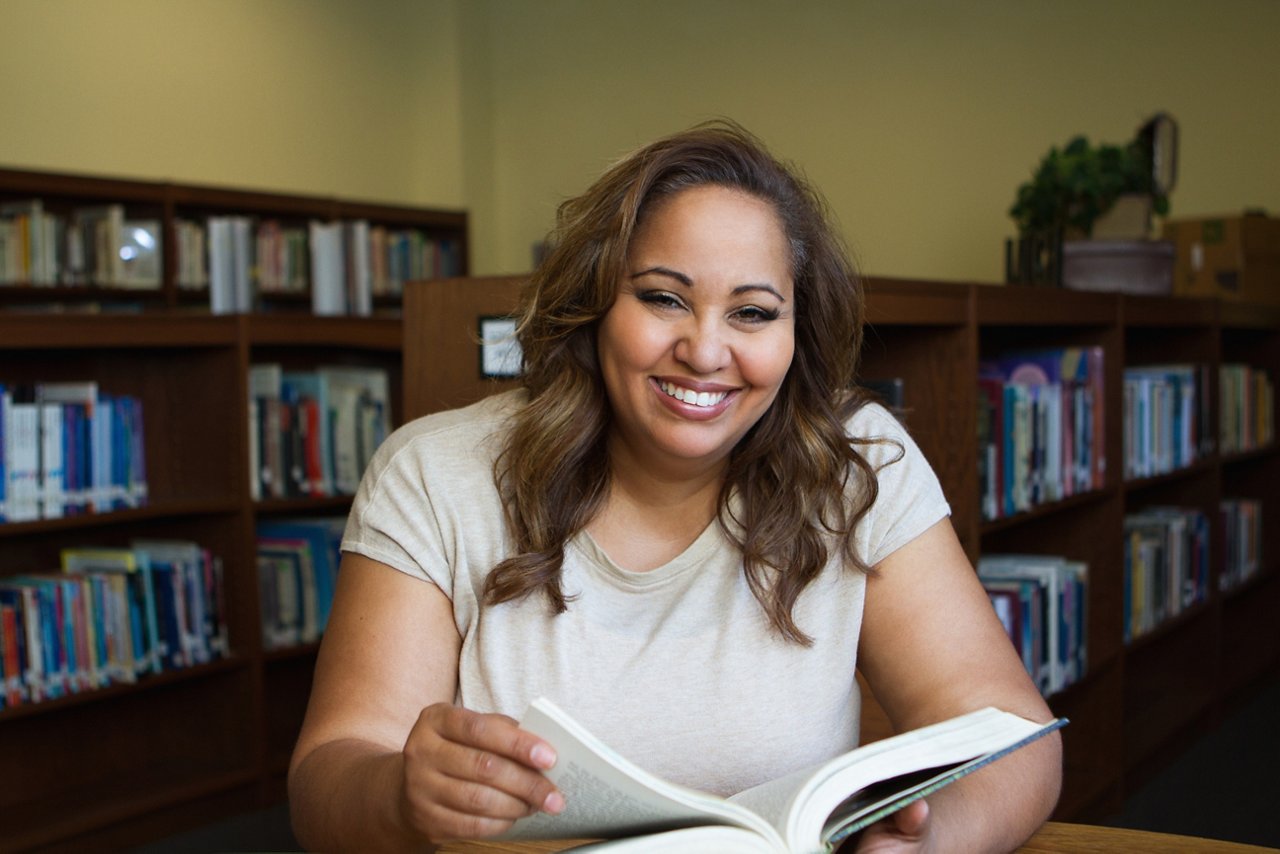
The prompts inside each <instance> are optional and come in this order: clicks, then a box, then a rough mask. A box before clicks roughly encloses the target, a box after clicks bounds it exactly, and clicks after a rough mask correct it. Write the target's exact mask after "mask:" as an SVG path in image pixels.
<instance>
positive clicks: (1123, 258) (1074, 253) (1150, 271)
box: [1062, 240, 1173, 294]
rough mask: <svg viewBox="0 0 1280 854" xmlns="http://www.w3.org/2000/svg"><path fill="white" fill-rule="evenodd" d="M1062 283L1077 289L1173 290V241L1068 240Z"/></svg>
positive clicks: (1063, 245)
mask: <svg viewBox="0 0 1280 854" xmlns="http://www.w3.org/2000/svg"><path fill="white" fill-rule="evenodd" d="M1062 284H1063V287H1066V288H1070V289H1071V290H1075V291H1107V292H1111V293H1122V294H1171V293H1173V244H1172V243H1171V242H1169V241H1167V240H1067V241H1064V242H1063V244H1062Z"/></svg>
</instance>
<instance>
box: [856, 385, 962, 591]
mask: <svg viewBox="0 0 1280 854" xmlns="http://www.w3.org/2000/svg"><path fill="white" fill-rule="evenodd" d="M846 427H847V429H848V431H849V435H850V436H854V437H857V438H860V439H875V440H878V441H875V442H873V443H871V444H859V445H858V446H857V447H858V450H859V452H860V453H861V454H862V456H863V458H864V459H866V460H867V461H868V462H869V463H871V466H872V468H873V469H875V470H876V477H877V479H878V481H879V492H878V494H877V497H876V502H875V504H874V505H872V507H871V509H870V510H869V511H868V513H867V515H866V517H864V519H863V521H862V523H861V524H860V525H859V527H858V533H857V540H858V545H859V553H860V555H861V556H862V559H863V560H864V561H866V563H867V565H868V566H875V565H876V564H878V563H879V562H880V561H882V560H884V559H885V558H886V557H888V556H889V555H890V554H892V553H893V552H895V551H897V550H898V549H900V548H902V547H903V546H904V545H906V544H907V543H909V542H911V541H912V540H913V539H915V538H916V537H918V536H919V535H920V534H922V533H924V531H925V530H926V529H928V528H929V527H931V526H932V525H934V524H935V523H936V522H938V520H940V519H943V518H945V517H947V516H949V515H950V514H951V507H950V505H949V504H948V503H947V500H946V497H945V496H944V495H943V492H942V485H941V484H940V483H939V482H938V476H937V474H935V473H934V471H933V467H932V466H930V465H929V462H928V460H926V459H925V456H924V453H923V452H922V451H921V450H920V447H919V446H918V445H917V444H916V442H915V440H914V439H912V438H911V435H910V434H909V433H908V432H907V430H906V429H905V428H904V427H903V426H902V424H901V423H899V421H898V420H897V419H896V418H894V417H893V416H892V415H890V414H889V412H888V411H887V410H886V409H885V408H884V407H882V406H880V405H879V404H874V403H873V404H867V405H866V406H863V407H862V408H861V409H859V410H858V412H857V413H855V414H854V416H853V417H852V418H851V419H850V420H849V422H848V424H847V425H846Z"/></svg>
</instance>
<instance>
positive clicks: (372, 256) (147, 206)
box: [0, 168, 470, 314]
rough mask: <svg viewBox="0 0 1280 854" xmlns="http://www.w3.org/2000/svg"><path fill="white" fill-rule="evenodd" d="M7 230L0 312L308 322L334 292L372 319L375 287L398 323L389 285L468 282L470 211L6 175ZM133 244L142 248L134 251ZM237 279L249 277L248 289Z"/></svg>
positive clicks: (0, 180)
mask: <svg viewBox="0 0 1280 854" xmlns="http://www.w3.org/2000/svg"><path fill="white" fill-rule="evenodd" d="M24 206H25V207H24ZM32 206H34V207H32ZM215 220H216V222H215ZM31 223H37V225H36V226H35V227H33V226H32V225H31ZM10 224H14V225H16V226H17V229H16V231H15V232H14V235H15V236H14V237H13V238H12V239H13V241H14V244H15V247H16V246H17V245H18V244H19V243H20V244H21V245H22V246H23V247H24V249H23V251H22V252H20V253H18V254H17V256H16V257H17V258H18V261H19V263H18V265H17V267H16V268H14V269H7V268H6V267H0V305H12V306H15V307H24V308H31V307H32V306H33V305H36V304H38V305H39V307H40V308H41V310H43V311H50V312H52V311H59V310H72V311H84V310H91V309H100V308H102V307H105V308H106V309H108V310H112V309H114V310H117V311H155V310H176V309H181V310H183V311H201V310H203V311H208V310H209V309H210V307H211V306H213V305H217V306H219V308H218V309H217V310H218V311H219V312H222V311H224V310H225V311H227V312H228V313H234V312H236V311H239V312H245V311H248V310H250V309H255V310H272V311H281V312H288V313H294V314H298V313H308V312H310V311H311V309H312V306H313V305H314V303H313V292H319V293H321V294H330V295H332V296H330V297H328V298H327V299H323V300H322V302H324V303H326V305H327V307H326V308H325V309H324V313H326V314H333V313H337V314H365V313H369V310H371V309H366V308H365V307H364V306H363V305H362V303H363V296H359V297H358V296H356V295H355V294H357V293H359V294H361V295H368V293H369V291H368V290H367V289H368V288H370V287H371V288H372V295H373V297H374V299H371V302H374V303H376V307H377V309H378V311H380V312H385V313H392V314H394V313H396V312H398V310H399V305H400V298H399V287H398V285H397V284H394V283H393V280H394V282H395V283H398V282H403V281H407V280H408V279H410V278H430V277H431V276H433V275H465V274H466V272H467V259H468V257H469V251H470V250H469V245H468V235H467V214H466V212H465V211H459V210H442V209H431V208H418V207H410V206H405V205H387V204H379V203H375V202H368V201H363V200H353V199H341V198H336V197H329V196H313V195H296V194H286V193H277V192H265V191H258V190H247V189H238V188H233V187H217V186H202V185H193V184H178V183H173V182H167V181H133V180H121V179H116V178H107V177H97V176H87V175H71V174H56V173H45V172H35V171H23V170H17V169H3V168H0V227H6V226H8V225H10ZM104 224H105V225H104ZM100 227H105V234H106V235H107V236H106V237H101V236H100V234H101V233H103V232H99V231H98V229H99V228H100ZM138 229H141V230H138ZM268 230H269V231H268ZM215 231H216V232H217V234H216V235H215ZM285 232H289V233H288V234H286V233H285ZM321 232H324V233H323V234H321ZM388 232H394V233H395V235H399V236H401V237H403V238H406V239H407V240H408V242H407V243H403V244H402V243H395V242H393V241H392V240H388V239H386V238H387V237H388ZM130 235H135V236H137V239H138V240H140V241H142V242H141V243H134V244H130V243H129V242H128V238H129V237H130ZM148 235H149V236H148ZM197 235H198V237H197ZM264 236H265V237H264ZM264 239H265V240H266V242H263V241H264ZM273 241H275V242H273ZM316 241H322V244H323V246H324V247H325V248H324V249H322V250H321V249H319V246H320V245H321V244H317V242H316ZM126 253H128V254H126ZM334 253H336V255H335V254H334ZM424 253H425V254H424ZM117 254H118V255H119V257H118V258H117V257H116V255H117ZM215 256H216V257H217V259H218V260H217V263H216V264H215V260H214V258H215ZM184 257H185V258H186V259H188V261H189V262H190V264H189V265H184V264H183V262H182V260H181V259H182V258H184ZM321 257H323V258H325V259H326V260H325V261H324V262H323V264H322V263H321V262H320V261H318V260H316V259H317V258H321ZM134 259H147V264H145V265H144V264H143V261H142V260H134ZM286 259H287V260H286ZM411 259H412V260H411ZM129 267H137V268H139V269H138V270H135V271H134V272H133V273H130V272H129V269H128V268H129ZM143 267H145V268H146V270H147V272H146V273H145V275H144V274H142V273H141V272H140V270H141V269H142V268H143ZM277 267H284V268H287V269H288V270H290V271H291V273H293V271H297V272H296V273H294V274H293V275H291V276H290V277H289V282H290V284H289V286H288V287H285V286H284V285H283V284H279V285H274V286H273V285H272V284H271V282H273V281H276V279H275V278H274V277H270V276H269V271H274V270H276V269H277ZM321 267H323V268H324V269H323V271H322V270H321ZM197 268H203V274H200V275H199V276H197V273H196V272H195V270H196V269H197ZM223 270H225V271H226V275H225V276H223V275H222V274H221V271H223ZM408 270H413V271H415V272H414V274H413V275H410V274H409V273H408V272H405V271H408ZM357 271H360V272H357ZM240 276H243V277H244V278H246V279H248V280H250V282H249V284H248V285H246V286H245V287H243V288H241V287H240V285H239V283H238V281H235V280H237V279H238V277H240ZM197 278H198V279H200V280H202V281H203V282H204V284H203V286H201V285H200V284H198V283H197ZM269 278H270V281H269ZM384 280H385V282H387V284H386V286H385V287H382V285H383V282H384ZM210 281H217V282H224V281H225V282H227V283H228V284H227V286H226V288H225V290H224V289H223V288H211V287H209V285H208V282H210ZM320 281H323V282H325V285H324V287H321V285H320V284H318V283H319V282H320ZM214 291H216V292H217V296H216V297H215V296H214V294H213V292H214ZM346 291H351V293H350V294H346V293H345V292H346ZM223 293H226V294H227V296H226V297H223V296H222V294H223ZM228 300H229V302H227V308H225V309H224V308H223V307H222V306H223V303H224V301H228ZM335 300H336V304H335Z"/></svg>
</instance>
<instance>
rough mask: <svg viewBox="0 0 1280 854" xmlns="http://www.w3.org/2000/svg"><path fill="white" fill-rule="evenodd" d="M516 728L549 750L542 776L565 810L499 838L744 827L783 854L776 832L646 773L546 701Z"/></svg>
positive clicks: (721, 802)
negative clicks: (552, 757) (550, 760)
mask: <svg viewBox="0 0 1280 854" xmlns="http://www.w3.org/2000/svg"><path fill="white" fill-rule="evenodd" d="M520 726H521V727H522V728H524V729H526V730H528V731H529V732H532V733H535V734H537V735H539V736H541V737H542V738H544V739H546V740H547V741H549V742H550V743H551V744H552V745H554V746H555V748H556V753H557V756H558V758H557V760H556V765H555V767H554V768H552V769H551V770H550V771H548V772H547V777H548V778H549V779H550V780H551V781H552V782H553V783H555V784H556V786H557V787H558V788H559V789H560V791H561V792H563V793H564V797H565V809H564V811H563V812H561V813H560V815H556V816H553V815H548V814H546V813H537V814H536V815H532V816H529V817H527V818H523V819H520V820H519V821H517V822H516V823H515V825H514V826H513V827H512V828H511V830H509V831H507V833H505V834H503V836H502V837H500V838H506V839H597V838H605V837H617V836H633V835H637V834H644V833H656V832H659V831H664V830H671V829H674V828H680V827H692V826H695V825H706V824H726V825H737V826H740V827H746V828H750V829H751V830H753V831H755V832H756V833H757V834H759V835H760V836H761V837H762V838H765V839H768V840H769V845H770V846H771V847H773V849H774V850H777V851H781V850H783V845H782V839H781V837H780V836H779V834H778V832H777V831H776V830H774V829H773V828H772V827H770V826H769V825H768V823H767V822H765V821H763V820H762V819H761V818H760V817H758V816H755V815H753V814H752V813H751V812H750V811H749V810H746V809H744V808H743V807H741V806H737V805H735V804H732V803H729V802H728V801H726V800H725V799H723V798H720V797H717V796H715V795H711V794H708V793H705V792H699V791H696V790H694V789H690V788H687V787H684V786H679V785H676V784H674V783H670V782H667V781H665V780H662V779H660V778H658V777H656V776H654V775H652V774H650V773H649V772H647V771H645V770H643V769H642V768H640V767H638V766H636V765H635V764H633V763H631V762H629V761H628V760H627V759H625V758H624V757H622V756H621V755H619V754H618V753H617V752H615V751H614V750H612V749H610V748H609V747H608V746H606V745H605V744H604V743H603V742H601V741H600V740H599V739H597V738H595V737H594V736H593V735H591V734H590V733H589V732H587V731H586V730H585V729H583V728H582V727H581V726H579V725H578V724H577V723H576V722H575V721H573V720H572V719H571V718H569V717H568V716H567V715H566V714H565V713H564V712H563V711H561V710H560V709H559V708H558V707H556V706H555V705H554V704H553V703H551V702H550V701H548V700H546V699H544V698H540V699H538V700H535V701H534V702H533V703H532V704H531V705H530V707H529V711H528V712H526V714H525V717H524V720H522V721H521V722H520Z"/></svg>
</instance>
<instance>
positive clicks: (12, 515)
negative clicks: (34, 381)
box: [3, 392, 40, 522]
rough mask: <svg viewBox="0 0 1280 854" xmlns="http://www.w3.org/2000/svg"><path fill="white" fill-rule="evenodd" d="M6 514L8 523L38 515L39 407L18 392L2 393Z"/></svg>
mask: <svg viewBox="0 0 1280 854" xmlns="http://www.w3.org/2000/svg"><path fill="white" fill-rule="evenodd" d="M3 408H4V422H5V423H4V463H5V479H6V481H7V482H6V484H5V516H6V518H7V519H8V520H9V521H10V522H29V521H33V520H35V519H39V518H40V408H39V405H38V404H37V403H36V402H35V401H34V400H33V399H28V398H27V396H26V395H25V394H23V393H21V392H17V393H14V392H10V393H7V394H6V396H5V401H4V404H3Z"/></svg>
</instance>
